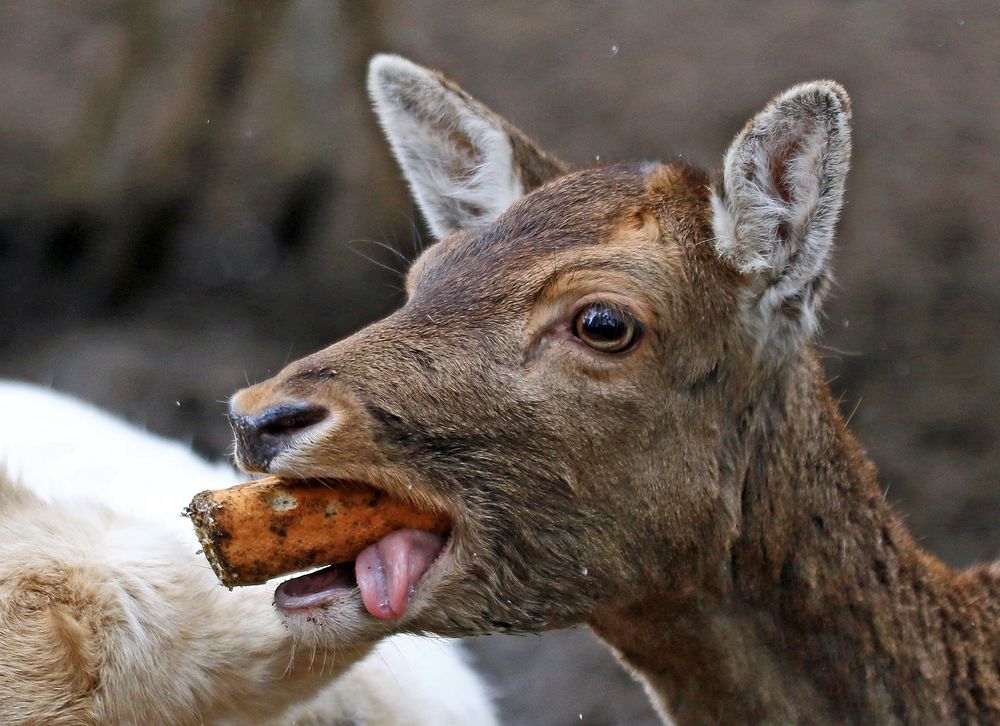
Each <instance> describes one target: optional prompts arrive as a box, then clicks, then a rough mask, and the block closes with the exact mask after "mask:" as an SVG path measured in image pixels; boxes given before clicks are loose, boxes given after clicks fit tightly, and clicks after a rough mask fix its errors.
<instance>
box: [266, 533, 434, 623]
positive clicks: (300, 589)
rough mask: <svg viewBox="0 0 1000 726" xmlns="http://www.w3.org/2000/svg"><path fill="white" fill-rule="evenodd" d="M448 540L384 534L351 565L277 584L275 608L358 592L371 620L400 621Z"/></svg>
mask: <svg viewBox="0 0 1000 726" xmlns="http://www.w3.org/2000/svg"><path fill="white" fill-rule="evenodd" d="M446 545H447V538H446V537H445V536H442V535H440V534H436V533H434V532H429V531H426V530H419V529H400V530H396V531H394V532H391V533H389V534H388V535H386V536H384V537H382V538H381V539H379V540H378V541H377V542H376V543H374V544H371V545H369V546H368V547H366V548H365V549H364V550H362V551H361V552H360V553H359V554H358V556H357V558H356V559H355V560H354V561H352V562H340V563H337V564H334V565H329V566H327V567H324V568H323V569H321V570H317V571H315V572H310V573H309V574H306V575H300V576H298V577H293V578H292V579H290V580H286V581H285V582H282V583H281V584H280V585H278V588H277V589H276V590H275V593H274V602H275V604H276V605H277V606H278V607H279V608H280V609H281V610H283V611H285V612H296V611H302V610H310V609H312V608H317V607H323V606H326V605H330V604H332V603H334V602H336V601H338V600H341V599H343V598H344V597H346V596H347V595H350V594H351V593H352V592H354V591H355V590H358V591H360V593H361V600H362V602H363V603H364V605H365V609H366V610H367V611H368V612H369V613H370V614H371V615H373V616H374V617H376V618H381V619H384V620H395V619H397V618H400V617H402V616H403V615H404V614H405V613H406V610H407V607H408V606H409V603H410V599H411V598H412V596H413V595H414V594H416V591H417V586H418V585H419V584H420V582H421V580H422V579H423V578H424V576H425V575H426V574H427V572H428V570H430V569H431V567H432V566H433V565H434V563H435V562H437V561H438V560H439V559H440V558H441V556H442V554H443V553H444V551H445V548H446Z"/></svg>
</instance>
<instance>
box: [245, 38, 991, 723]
mask: <svg viewBox="0 0 1000 726" xmlns="http://www.w3.org/2000/svg"><path fill="white" fill-rule="evenodd" d="M368 88H369V91H370V95H371V97H372V100H373V104H374V108H375V111H376V114H377V116H378V118H379V121H380V122H381V126H382V128H383V130H384V132H385V134H386V136H387V137H388V140H389V144H390V146H391V148H392V151H393V153H394V155H395V157H396V159H397V160H398V161H399V163H400V165H401V167H402V171H403V175H404V176H405V178H406V180H407V182H408V183H409V186H410V188H411V190H412V193H413V196H414V198H415V200H416V202H417V204H418V206H419V209H420V210H421V212H422V214H423V216H424V218H425V220H426V222H427V224H428V227H429V229H430V231H431V232H432V233H433V236H434V237H435V240H436V241H435V242H434V243H433V244H431V245H430V246H429V247H428V248H427V249H426V250H425V251H423V253H422V254H421V255H420V256H419V257H418V258H417V259H416V261H415V262H414V263H413V264H412V266H411V267H410V269H409V271H408V273H407V275H406V300H405V302H404V303H403V304H402V306H401V307H399V308H398V309H397V310H396V311H395V312H393V313H392V314H390V315H389V316H387V317H385V318H384V319H381V320H379V321H377V322H374V323H372V324H371V325H369V326H367V327H365V328H363V329H361V330H360V331H358V332H357V333H355V334H353V335H351V336H349V337H347V338H346V339H344V340H341V341H339V342H336V343H334V344H333V345H331V346H329V347H327V348H325V349H323V350H321V351H319V352H316V353H314V354H311V355H307V356H305V357H303V358H301V359H300V360H297V361H295V362H292V363H290V364H289V365H287V366H286V367H285V368H283V369H282V370H281V371H280V372H278V373H277V374H276V375H274V376H273V377H271V378H269V379H267V380H264V381H262V382H259V383H257V384H255V385H251V386H249V387H247V388H245V389H242V390H240V391H238V392H237V393H236V394H235V395H234V396H233V397H232V398H231V401H230V417H231V421H232V426H233V429H234V432H235V459H236V461H237V463H238V464H239V466H240V467H241V468H242V469H244V470H245V471H248V472H266V473H269V474H273V475H279V476H282V477H286V478H290V479H296V480H307V479H349V480H354V481H359V482H362V483H365V484H367V485H368V486H371V487H372V488H374V489H377V490H379V491H381V492H382V493H384V494H387V495H388V496H390V497H394V498H398V499H401V500H405V501H408V502H410V503H412V504H413V506H418V507H425V508H428V509H433V510H435V511H441V512H445V513H447V515H448V517H449V520H450V522H451V531H450V533H449V534H448V535H447V536H444V537H439V536H437V535H434V534H431V533H427V532H420V531H412V530H400V531H397V532H394V533H392V534H390V535H388V536H386V537H385V538H384V539H382V540H381V541H379V542H377V543H376V544H374V545H372V546H370V547H368V548H367V549H365V550H364V551H363V552H361V553H360V554H359V555H358V557H357V559H356V560H355V561H354V562H348V563H330V566H329V567H327V568H325V569H321V570H319V571H316V572H311V573H307V574H305V575H300V576H298V577H296V578H293V579H291V580H286V581H285V582H283V583H281V584H279V585H278V586H277V589H276V590H275V602H276V606H277V608H278V610H279V611H280V612H281V613H282V616H283V617H284V620H285V622H286V623H287V624H288V625H289V627H290V628H292V629H297V630H301V631H302V632H307V633H310V634H311V636H312V637H316V638H319V639H323V638H335V639H338V640H339V641H341V642H348V641H351V640H357V641H363V640H366V639H370V638H377V637H381V636H383V635H385V634H386V633H391V632H399V631H407V632H431V633H437V634H441V635H451V636H467V635H473V634H483V633H493V632H508V633H532V632H540V631H544V630H549V629H554V628H563V627H567V626H573V625H581V624H583V625H587V626H589V627H590V628H591V629H592V630H593V631H594V632H595V633H596V634H597V635H598V636H599V637H600V638H602V639H603V640H604V641H605V642H606V643H607V644H608V645H609V646H610V647H611V648H612V649H613V651H614V652H615V653H616V654H617V656H618V658H619V659H620V661H621V662H622V663H624V664H625V666H627V667H628V668H629V669H630V670H631V671H632V672H633V673H634V674H635V675H636V676H637V677H638V678H639V679H640V680H641V681H642V682H643V683H644V684H645V687H646V689H647V692H648V694H649V695H650V697H651V698H652V700H653V702H654V705H655V706H656V708H657V709H658V710H659V712H660V714H661V715H662V716H663V718H664V719H668V718H673V719H674V720H675V721H676V722H677V723H681V724H683V723H803V724H807V723H817V724H818V723H959V722H961V723H998V722H1000V566H998V564H997V563H987V564H981V565H979V566H975V567H972V568H970V569H966V570H963V571H954V570H952V569H949V567H947V566H946V565H945V564H943V563H942V562H941V561H939V560H938V559H936V558H935V557H934V556H933V555H931V554H929V553H928V552H925V551H923V550H922V549H921V548H920V547H919V546H918V545H917V544H916V542H915V541H914V538H913V536H912V535H911V534H910V533H909V532H908V531H907V529H906V527H905V526H904V524H903V522H902V519H901V517H900V515H898V514H897V513H896V512H894V511H893V509H892V508H891V507H890V505H889V504H887V502H886V498H885V496H884V495H883V492H882V490H881V488H880V486H879V483H878V480H877V475H876V469H875V466H874V465H873V464H872V463H871V461H869V459H868V458H867V456H866V453H865V451H864V450H863V449H862V447H861V445H860V444H859V443H858V442H857V441H856V440H855V438H854V437H853V436H852V434H851V433H850V431H849V430H848V428H847V425H846V423H845V420H844V418H843V416H842V415H841V413H840V411H839V410H838V406H837V404H836V402H835V401H834V399H833V397H832V395H831V392H830V389H829V387H828V385H827V381H826V378H825V375H824V371H823V367H822V364H821V361H820V357H819V355H818V353H817V350H816V348H815V344H814V341H815V339H816V337H817V334H818V332H819V329H820V327H821V304H822V301H823V299H824V296H825V295H826V293H827V292H828V290H829V288H830V284H831V271H830V263H829V261H830V253H831V248H832V246H833V240H834V235H835V228H836V223H837V220H838V217H839V215H840V212H841V209H842V207H843V201H844V189H845V177H846V175H847V172H848V167H849V163H850V156H851V117H852V109H851V102H850V99H849V97H848V95H847V93H846V92H845V90H844V89H843V88H842V87H841V86H840V85H838V84H837V83H835V82H833V81H828V80H820V81H815V82H809V83H804V84H801V85H797V86H794V87H793V88H790V89H789V90H786V91H785V92H783V93H781V94H780V95H778V96H776V97H775V98H773V99H772V100H771V101H770V102H769V103H768V104H767V105H766V106H765V107H764V108H763V109H762V110H761V111H760V112H759V113H757V114H756V115H754V116H753V117H752V118H751V119H750V120H749V121H748V122H747V123H746V125H745V126H744V127H743V129H742V130H740V131H739V132H738V133H737V134H736V136H735V138H734V140H733V141H732V143H731V145H730V146H729V148H728V150H727V151H726V152H725V155H724V158H723V165H722V170H721V173H717V174H714V175H709V174H706V173H705V172H703V171H700V170H698V169H695V168H693V167H691V166H688V165H686V164H682V163H676V162H667V163H661V162H650V161H642V162H633V163H615V164H608V165H603V166H597V167H592V168H581V169H575V170H571V169H570V168H569V167H568V166H567V165H566V164H565V163H563V162H562V161H560V160H559V159H558V158H556V157H555V156H553V155H550V154H548V153H546V152H545V151H543V150H541V149H540V148H539V147H538V146H537V145H536V144H535V143H534V142H532V141H531V140H530V139H529V138H528V137H527V136H526V135H525V134H524V133H523V132H521V131H520V130H518V129H517V128H515V127H514V126H513V125H512V124H511V123H509V122H508V121H506V120H504V119H503V118H501V117H500V116H499V115H497V114H496V113H494V112H493V111H491V110H490V109H488V108H487V107H486V106H485V105H483V104H482V103H481V102H479V101H477V100H475V99H474V98H472V97H471V96H470V95H469V94H467V93H466V92H465V91H464V90H463V89H461V88H460V87H459V86H458V85H456V84H455V83H453V82H452V81H450V80H448V79H447V78H445V77H444V76H443V75H441V74H439V73H437V72H435V71H432V70H429V69H426V68H423V67H421V66H418V65H416V64H414V63H412V62H410V61H408V60H406V59H403V58H401V57H398V56H392V55H380V56H377V57H375V58H374V59H373V60H372V61H371V64H370V69H369V76H368Z"/></svg>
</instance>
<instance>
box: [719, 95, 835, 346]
mask: <svg viewBox="0 0 1000 726" xmlns="http://www.w3.org/2000/svg"><path fill="white" fill-rule="evenodd" d="M850 121H851V105H850V99H849V98H848V96H847V93H846V92H845V91H844V89H843V88H842V87H841V86H840V85H838V84H836V83H834V82H833V81H815V82H812V83H805V84H802V85H799V86H795V87H794V88H791V89H789V90H788V91H786V92H784V93H783V94H781V95H780V96H778V97H777V98H775V99H774V100H773V101H771V103H770V104H768V106H767V107H766V108H765V109H764V110H763V111H761V112H760V113H759V114H758V115H757V116H755V117H754V118H753V119H751V120H750V122H749V123H747V125H746V126H745V127H744V128H743V130H742V131H741V132H740V133H739V134H738V135H737V136H736V139H735V140H734V141H733V143H732V145H731V146H730V147H729V150H728V151H727V152H726V156H725V160H724V164H723V176H722V179H721V183H719V184H717V185H716V187H715V189H714V190H713V194H712V211H713V224H714V227H715V247H716V251H717V252H718V254H719V256H720V257H721V258H723V259H724V260H726V261H727V262H728V263H730V264H731V265H732V266H733V267H735V268H736V269H737V270H738V271H739V272H741V273H743V274H746V275H750V276H753V278H754V280H755V281H756V283H755V285H754V290H755V292H756V293H757V296H756V298H755V302H756V304H757V305H758V308H757V309H756V311H755V312H757V313H759V314H760V315H762V316H763V321H764V322H765V323H767V324H768V325H767V328H768V330H771V331H772V332H773V329H774V328H775V327H776V326H773V325H771V324H770V323H772V322H773V319H774V316H775V315H776V314H777V313H779V312H780V313H781V316H780V317H781V320H782V323H783V326H781V327H782V328H787V327H788V326H787V325H784V324H791V325H792V327H798V328H799V329H800V330H803V331H804V332H806V333H807V334H808V333H811V332H813V330H814V329H815V328H816V327H817V312H818V305H819V298H820V297H821V295H820V293H821V292H822V290H824V289H825V288H826V286H827V285H826V283H827V280H828V276H829V271H828V269H827V260H828V257H829V252H830V249H831V247H832V244H833V236H834V231H835V227H836V223H837V218H838V216H839V214H840V210H841V207H842V206H843V195H844V181H845V178H846V176H847V170H848V167H849V164H850V155H851V131H850Z"/></svg>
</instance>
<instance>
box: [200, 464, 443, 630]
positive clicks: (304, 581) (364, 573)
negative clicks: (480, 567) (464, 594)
mask: <svg viewBox="0 0 1000 726" xmlns="http://www.w3.org/2000/svg"><path fill="white" fill-rule="evenodd" d="M407 499H409V498H407ZM186 513H187V514H188V516H189V517H191V520H192V521H193V523H194V525H195V531H196V532H197V534H198V538H199V540H200V541H201V544H202V546H203V550H204V552H205V555H206V557H207V558H208V560H209V562H210V563H211V564H212V567H213V569H214V570H215V572H216V574H217V575H218V576H219V579H220V580H221V581H222V583H223V584H225V585H227V586H229V587H235V586H241V585H254V584H260V583H264V582H266V581H268V580H270V579H272V578H274V577H279V576H281V575H285V574H290V573H294V572H302V571H304V570H310V569H311V570H313V571H312V572H309V573H308V574H304V575H299V576H296V577H293V578H291V579H289V580H287V581H285V582H283V583H281V584H280V585H279V586H278V588H277V590H276V591H275V604H276V605H277V606H278V608H279V609H281V610H282V611H284V612H286V613H299V614H302V613H303V612H307V611H310V610H313V609H315V608H328V607H331V606H334V605H336V604H338V603H340V602H342V601H344V600H346V599H347V597H348V596H350V595H351V594H352V593H354V592H358V593H359V594H360V598H361V601H362V602H363V604H364V607H365V609H366V610H367V611H368V612H369V613H370V614H371V615H372V616H374V617H376V618H381V619H384V620H395V619H397V618H400V617H402V616H403V615H404V614H405V613H406V612H407V608H408V607H409V605H410V602H411V599H412V597H413V595H414V594H415V593H416V592H417V588H418V587H419V586H420V585H421V583H422V581H423V580H425V578H426V576H427V574H428V573H429V572H430V571H431V570H432V569H433V568H435V566H436V565H437V563H439V562H441V561H442V560H444V559H446V557H447V555H448V552H449V551H450V549H451V548H450V547H449V543H450V541H451V529H452V522H451V520H450V518H448V517H446V516H444V515H443V514H442V513H440V511H436V512H435V511H432V510H429V509H428V508H427V505H420V506H416V505H414V504H412V503H411V501H403V500H402V499H400V498H397V497H394V496H391V495H390V494H389V493H387V492H386V491H385V490H384V489H381V488H379V487H376V486H372V485H368V484H364V483H359V482H356V481H347V480H329V479H298V480H296V479H284V478H280V477H274V476H272V477H267V478H265V479H258V480H254V481H250V482H246V483H245V484H239V485H237V486H235V487H231V488H229V489H224V490H217V491H207V492H202V493H201V494H198V495H197V496H196V497H195V498H194V499H193V500H192V502H191V505H190V506H189V507H188V508H187V510H186ZM324 565H325V566H324ZM318 566H322V567H321V569H318V570H316V569H314V568H316V567H318Z"/></svg>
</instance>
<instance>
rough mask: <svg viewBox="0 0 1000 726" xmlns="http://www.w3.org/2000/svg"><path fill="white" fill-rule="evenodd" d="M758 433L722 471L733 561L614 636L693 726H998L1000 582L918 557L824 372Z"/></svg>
mask: <svg viewBox="0 0 1000 726" xmlns="http://www.w3.org/2000/svg"><path fill="white" fill-rule="evenodd" d="M750 419H752V420H753V423H752V424H751V425H750V426H749V427H746V428H745V429H744V430H743V431H742V432H741V433H739V434H734V435H738V436H739V437H740V438H741V440H742V441H743V445H742V446H741V447H737V448H739V449H740V450H741V452H742V453H741V454H739V455H738V458H739V459H740V461H739V462H736V463H732V462H730V465H728V466H723V467H722V470H724V471H732V472H734V474H733V478H734V481H729V482H722V485H723V486H730V487H736V488H737V491H738V494H739V501H740V514H739V518H740V522H739V524H738V526H737V532H736V534H735V535H734V537H733V539H732V541H731V542H730V543H729V544H728V554H729V558H728V559H729V561H728V562H727V563H725V565H724V566H723V567H722V568H720V569H721V572H714V573H712V574H711V575H710V576H708V577H707V580H708V582H705V583H699V585H698V586H695V587H692V588H685V590H686V592H685V593H682V594H678V593H677V592H676V589H675V588H674V589H672V590H668V589H667V588H664V587H662V586H661V587H660V589H659V591H656V592H646V593H643V597H641V598H640V599H637V600H635V601H633V604H631V605H628V606H626V607H616V608H615V609H614V610H613V611H608V612H603V613H601V614H600V615H599V616H598V617H596V618H594V620H593V621H592V623H591V625H592V626H593V628H594V630H595V631H596V632H597V633H598V635H600V636H601V637H602V638H604V639H605V640H606V641H608V642H609V644H610V645H612V647H614V648H615V649H616V651H617V652H618V654H619V656H620V657H621V658H622V659H623V660H624V661H625V662H626V663H627V664H628V665H629V666H631V667H632V668H633V669H634V670H635V671H636V672H637V673H638V675H639V676H641V677H642V679H643V680H644V681H645V683H646V685H647V689H648V690H649V691H650V695H651V696H652V697H653V699H654V701H655V702H657V703H658V704H659V705H660V707H661V708H662V709H663V710H664V711H665V712H667V713H670V714H671V715H672V716H673V717H674V718H675V719H677V720H678V722H680V723H685V722H691V723H709V722H713V723H716V722H722V723H725V722H752V723H777V722H780V723H829V722H843V721H848V722H860V721H868V722H878V723H891V722H925V723H928V722H944V721H953V720H961V721H968V720H972V721H975V720H978V719H980V718H987V717H991V718H1000V678H998V675H997V672H998V669H1000V662H998V661H1000V658H998V655H997V654H998V653H1000V571H998V568H996V567H995V566H994V567H992V568H982V569H980V570H971V571H969V572H966V573H961V574H958V575H956V574H955V573H952V572H951V571H950V570H949V569H948V568H946V567H945V566H944V565H943V564H941V563H940V562H938V561H937V560H935V559H934V558H932V557H931V556H929V555H927V554H926V553H924V552H922V551H921V550H920V549H919V548H918V547H916V545H915V544H914V542H913V540H912V538H911V537H910V535H909V534H908V533H907V531H906V530H905V528H904V527H903V526H902V524H901V523H900V520H899V519H898V517H897V516H896V515H895V514H894V513H893V512H892V511H891V510H890V508H889V507H888V506H887V505H886V504H885V502H884V500H883V495H882V492H881V490H880V489H879V487H878V484H877V482H876V479H875V471H874V467H873V466H872V464H871V463H870V462H868V461H867V460H866V459H865V456H864V453H863V451H862V450H861V448H860V447H859V445H858V444H857V442H856V441H855V440H854V439H853V437H852V436H851V435H850V433H849V432H848V431H847V428H846V425H845V423H844V421H843V419H842V418H841V417H840V415H839V413H838V411H837V408H836V406H835V404H834V403H833V401H832V400H831V397H830V394H829V391H828V389H827V387H826V385H825V383H824V382H823V378H822V370H821V368H820V366H819V364H818V363H817V362H816V361H815V360H814V359H812V358H811V357H810V358H809V359H808V360H807V361H806V364H805V365H803V366H799V367H798V368H797V369H796V370H792V371H789V372H788V375H787V376H786V377H785V380H784V383H783V385H781V386H779V387H777V388H776V389H774V390H773V391H768V392H766V393H765V394H764V395H763V396H762V397H761V399H760V401H759V402H758V404H757V405H755V406H754V411H753V414H752V415H751V416H750ZM665 566H666V565H665ZM665 579H666V578H665ZM956 588H958V589H959V591H960V592H962V595H959V596H957V595H956V593H955V590H956ZM973 623H974V624H973Z"/></svg>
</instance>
